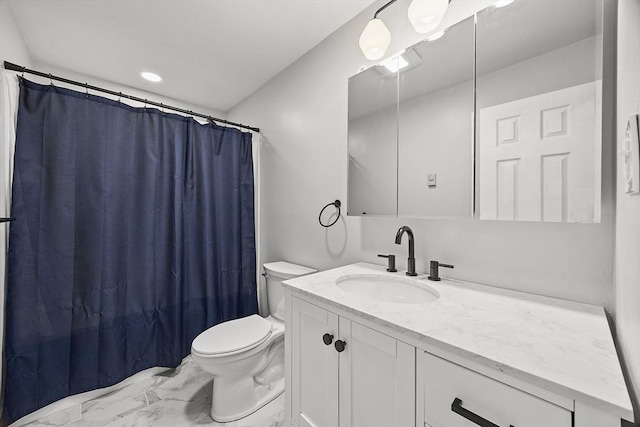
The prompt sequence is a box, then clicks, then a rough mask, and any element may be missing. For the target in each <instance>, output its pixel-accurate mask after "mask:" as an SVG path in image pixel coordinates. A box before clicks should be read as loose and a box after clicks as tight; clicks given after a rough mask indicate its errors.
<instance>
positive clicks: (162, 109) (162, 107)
mask: <svg viewBox="0 0 640 427" xmlns="http://www.w3.org/2000/svg"><path fill="white" fill-rule="evenodd" d="M160 111H162V115H163V116H164V104H163V103H162V102H161V103H160Z"/></svg>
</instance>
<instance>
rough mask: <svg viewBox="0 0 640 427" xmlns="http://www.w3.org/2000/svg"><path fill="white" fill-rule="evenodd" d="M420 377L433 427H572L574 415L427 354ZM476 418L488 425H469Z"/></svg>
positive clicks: (422, 358) (428, 419)
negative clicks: (483, 426) (477, 426)
mask: <svg viewBox="0 0 640 427" xmlns="http://www.w3.org/2000/svg"><path fill="white" fill-rule="evenodd" d="M418 375H419V380H418V387H423V390H421V393H420V394H423V396H424V417H425V418H424V419H425V422H426V425H428V426H431V427H471V426H476V425H488V426H494V425H495V426H496V427H509V426H516V427H540V426H545V427H571V426H572V413H571V411H568V410H566V409H564V408H561V407H559V406H556V405H554V404H552V403H550V402H547V401H546V400H543V399H540V398H538V397H536V396H533V395H531V394H529V393H525V392H523V391H521V390H518V389H516V388H513V387H511V386H508V385H506V384H504V383H501V382H499V381H496V380H494V379H492V378H489V377H487V376H484V375H481V374H479V373H477V372H474V371H471V370H469V369H467V368H464V367H462V366H459V365H456V364H454V363H451V362H448V361H446V360H444V359H441V358H439V357H436V356H433V355H431V354H429V353H426V352H425V353H422V354H421V356H420V360H419V361H418ZM454 409H455V410H454ZM474 416H477V417H481V418H482V419H484V420H485V424H478V423H474V422H472V421H470V419H472V418H473V417H474Z"/></svg>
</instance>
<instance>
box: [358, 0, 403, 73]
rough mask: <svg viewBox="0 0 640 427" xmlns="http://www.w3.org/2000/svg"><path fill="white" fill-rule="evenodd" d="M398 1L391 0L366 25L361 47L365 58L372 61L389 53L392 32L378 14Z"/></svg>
mask: <svg viewBox="0 0 640 427" xmlns="http://www.w3.org/2000/svg"><path fill="white" fill-rule="evenodd" d="M396 1H397V0H391V1H390V2H388V3H386V4H385V5H384V6H382V7H381V8H380V9H378V10H377V11H376V13H374V14H373V19H371V21H369V23H368V24H367V26H366V27H364V31H362V34H361V35H360V40H359V44H360V49H361V50H362V53H363V54H364V56H365V58H367V59H368V60H370V61H375V60H377V59H380V58H382V57H383V56H384V54H385V53H387V48H388V47H389V43H391V32H390V31H389V29H388V28H387V26H386V25H384V22H382V19H380V18H378V14H379V13H380V12H382V11H383V10H385V9H386V8H388V7H389V6H390V5H391V4H392V3H395V2H396Z"/></svg>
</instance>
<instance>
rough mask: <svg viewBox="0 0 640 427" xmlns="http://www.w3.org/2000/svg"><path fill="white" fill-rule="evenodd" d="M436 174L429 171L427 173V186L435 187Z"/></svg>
mask: <svg viewBox="0 0 640 427" xmlns="http://www.w3.org/2000/svg"><path fill="white" fill-rule="evenodd" d="M436 178H437V176H436V174H435V173H430V174H428V175H427V185H428V186H429V187H435V186H436Z"/></svg>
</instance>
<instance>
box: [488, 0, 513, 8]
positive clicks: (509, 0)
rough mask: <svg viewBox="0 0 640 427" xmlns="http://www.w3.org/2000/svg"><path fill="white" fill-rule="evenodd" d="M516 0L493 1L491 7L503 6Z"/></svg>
mask: <svg viewBox="0 0 640 427" xmlns="http://www.w3.org/2000/svg"><path fill="white" fill-rule="evenodd" d="M514 1H516V0H498V1H497V2H495V3H494V4H493V7H505V6H509V5H510V4H511V3H513V2H514Z"/></svg>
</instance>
